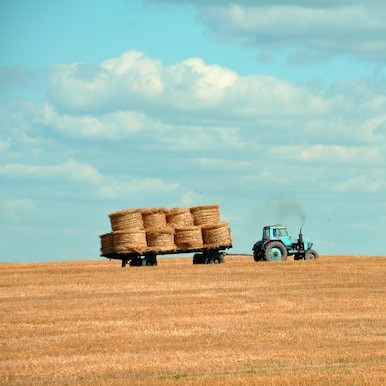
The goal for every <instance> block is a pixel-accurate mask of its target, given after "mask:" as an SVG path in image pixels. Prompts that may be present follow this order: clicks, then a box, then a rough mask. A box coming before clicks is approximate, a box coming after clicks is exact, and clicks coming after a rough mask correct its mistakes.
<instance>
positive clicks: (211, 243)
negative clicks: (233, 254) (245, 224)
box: [202, 222, 232, 248]
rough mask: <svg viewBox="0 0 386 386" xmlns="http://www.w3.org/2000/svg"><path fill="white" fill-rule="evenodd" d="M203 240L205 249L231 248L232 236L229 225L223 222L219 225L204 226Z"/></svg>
mask: <svg viewBox="0 0 386 386" xmlns="http://www.w3.org/2000/svg"><path fill="white" fill-rule="evenodd" d="M202 240H203V243H204V247H206V248H217V247H220V246H231V245H232V235H231V231H230V228H229V224H228V223H226V222H221V223H218V224H212V225H204V226H203V227H202Z"/></svg>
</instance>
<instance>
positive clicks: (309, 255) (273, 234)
mask: <svg viewBox="0 0 386 386" xmlns="http://www.w3.org/2000/svg"><path fill="white" fill-rule="evenodd" d="M312 245H313V244H312V241H311V239H309V238H303V234H302V228H300V232H299V238H298V239H292V237H291V236H289V235H288V232H287V228H286V227H285V226H284V225H279V224H277V225H268V226H265V227H264V228H263V237H262V239H261V240H260V241H257V242H256V243H255V244H254V246H253V248H252V250H253V258H254V260H255V261H283V260H287V257H288V256H292V255H293V256H294V259H295V260H312V259H317V258H318V257H319V255H318V253H317V252H316V251H315V250H314V249H312Z"/></svg>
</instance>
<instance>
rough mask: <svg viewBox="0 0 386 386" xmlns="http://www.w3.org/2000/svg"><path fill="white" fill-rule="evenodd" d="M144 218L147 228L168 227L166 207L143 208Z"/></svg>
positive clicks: (144, 224)
mask: <svg viewBox="0 0 386 386" xmlns="http://www.w3.org/2000/svg"><path fill="white" fill-rule="evenodd" d="M142 220H143V226H144V227H145V229H154V228H164V227H166V209H165V208H148V209H142Z"/></svg>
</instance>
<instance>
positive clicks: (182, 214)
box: [166, 208, 194, 228]
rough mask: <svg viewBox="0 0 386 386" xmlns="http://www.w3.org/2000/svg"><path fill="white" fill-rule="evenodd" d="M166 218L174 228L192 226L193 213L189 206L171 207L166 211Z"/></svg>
mask: <svg viewBox="0 0 386 386" xmlns="http://www.w3.org/2000/svg"><path fill="white" fill-rule="evenodd" d="M166 220H167V222H168V224H169V225H170V226H173V227H174V228H184V227H190V226H193V225H194V223H193V215H192V213H191V211H190V209H189V208H173V209H171V210H169V211H168V212H167V213H166Z"/></svg>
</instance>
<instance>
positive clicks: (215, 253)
mask: <svg viewBox="0 0 386 386" xmlns="http://www.w3.org/2000/svg"><path fill="white" fill-rule="evenodd" d="M229 248H232V244H228V245H220V246H218V247H208V248H206V247H203V248H196V249H177V250H170V251H162V250H153V251H146V252H143V253H135V252H129V253H109V254H105V255H101V256H103V257H106V258H107V259H110V260H121V262H122V265H121V266H122V268H124V267H126V265H127V264H129V266H130V267H142V266H156V265H158V260H157V256H158V255H173V254H174V255H175V254H186V253H194V255H193V259H192V263H193V264H223V263H225V256H226V249H229Z"/></svg>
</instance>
